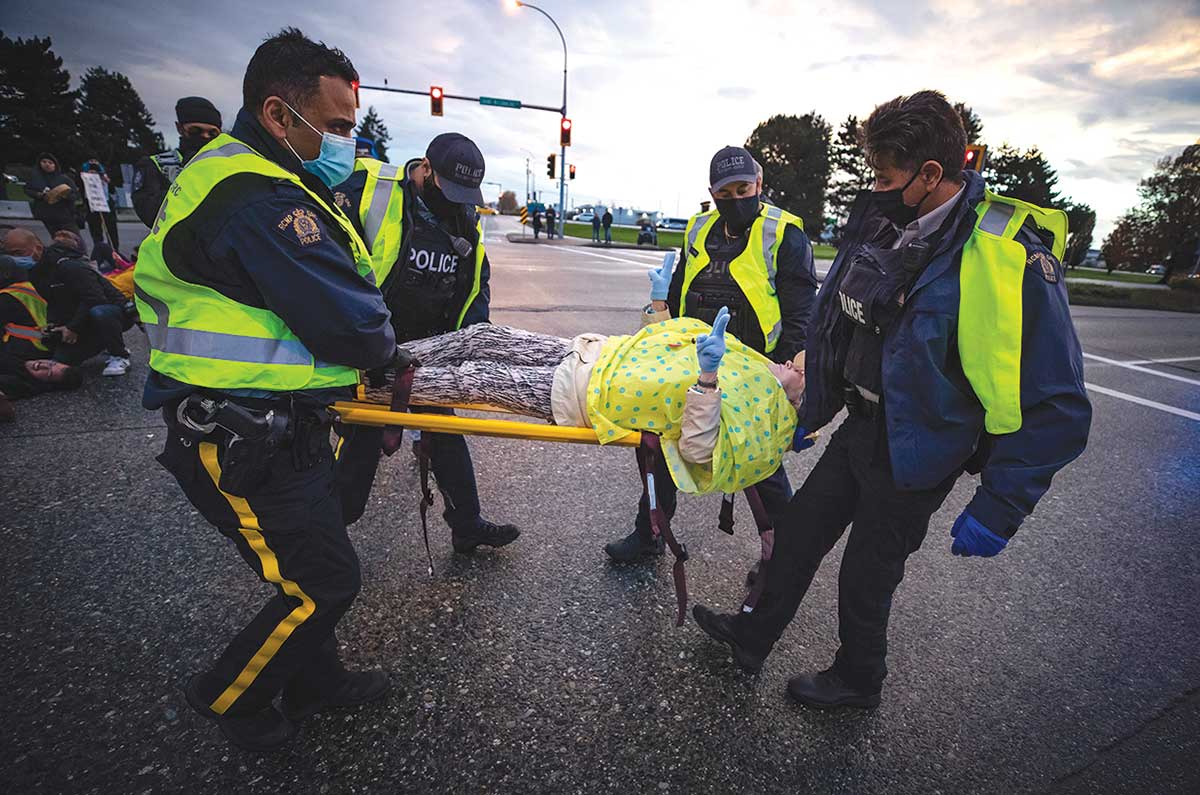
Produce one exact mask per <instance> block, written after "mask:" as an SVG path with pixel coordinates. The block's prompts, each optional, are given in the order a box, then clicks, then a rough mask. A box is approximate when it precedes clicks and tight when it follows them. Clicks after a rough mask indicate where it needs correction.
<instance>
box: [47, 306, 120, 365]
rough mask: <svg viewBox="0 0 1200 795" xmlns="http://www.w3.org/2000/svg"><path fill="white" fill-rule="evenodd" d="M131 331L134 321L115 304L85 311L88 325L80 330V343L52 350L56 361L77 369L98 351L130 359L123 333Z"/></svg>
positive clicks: (64, 345) (64, 344) (63, 345)
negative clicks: (75, 366) (76, 366)
mask: <svg viewBox="0 0 1200 795" xmlns="http://www.w3.org/2000/svg"><path fill="white" fill-rule="evenodd" d="M131 328H133V319H132V318H130V317H127V316H126V314H125V311H124V310H123V309H121V307H119V306H117V305H116V304H100V305H99V306H93V307H92V308H91V309H89V310H88V315H87V324H86V325H85V326H84V327H83V328H82V329H80V330H79V341H78V342H76V343H75V344H74V345H67V344H66V343H63V344H61V345H57V346H55V348H54V359H55V361H59V362H62V363H63V364H70V365H79V364H83V363H84V362H86V361H87V360H88V359H90V358H92V357H93V356H95V355H96V354H98V353H100V352H101V351H106V352H107V353H108V354H109V355H110V356H124V357H125V358H129V349H128V348H126V347H125V336H124V335H125V332H126V331H128V330H129V329H131Z"/></svg>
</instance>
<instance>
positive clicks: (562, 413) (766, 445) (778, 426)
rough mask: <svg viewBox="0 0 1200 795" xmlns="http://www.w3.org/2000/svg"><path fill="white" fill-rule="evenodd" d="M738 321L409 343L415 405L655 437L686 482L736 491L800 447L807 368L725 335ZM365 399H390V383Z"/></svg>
mask: <svg viewBox="0 0 1200 795" xmlns="http://www.w3.org/2000/svg"><path fill="white" fill-rule="evenodd" d="M728 324H729V311H728V310H727V309H722V310H721V311H720V313H718V315H717V318H716V320H715V321H714V324H713V326H712V327H711V328H710V327H709V326H708V325H707V324H706V323H703V322H702V321H699V320H695V319H693V318H677V319H674V320H666V321H661V322H656V323H652V324H650V325H648V326H646V327H645V328H643V329H642V330H641V331H639V332H638V333H636V334H633V335H631V336H612V337H606V336H603V335H600V334H582V335H580V336H577V337H575V338H574V339H563V338H560V337H554V336H549V335H545V334H537V333H534V332H530V331H522V330H519V329H513V328H507V327H504V326H493V325H490V324H486V323H480V324H476V325H474V326H469V327H467V328H464V329H461V330H459V331H452V332H450V333H448V334H440V335H438V336H435V337H428V338H425V339H421V340H415V341H412V342H407V343H405V344H404V348H405V350H407V351H408V352H409V353H411V354H412V355H413V356H414V357H415V358H416V360H417V362H418V363H419V366H417V367H416V368H415V370H414V372H413V382H412V392H411V400H412V401H413V402H416V403H425V404H433V405H451V404H464V403H466V404H474V405H486V406H492V407H496V408H501V409H504V410H507V411H512V412H515V413H518V414H523V415H527V416H530V417H537V418H540V419H544V420H549V421H552V422H554V423H557V424H558V425H567V426H576V427H591V428H593V429H595V431H596V435H597V438H598V439H599V441H600V443H601V444H607V443H610V442H614V441H618V440H620V439H622V438H623V437H625V436H627V435H629V434H630V433H632V432H637V431H648V432H652V433H655V434H658V435H659V436H660V438H661V440H662V449H663V454H664V458H665V459H666V461H667V464H668V468H669V470H670V473H671V477H672V478H673V479H674V481H675V483H676V484H677V485H678V486H679V488H680V489H682V490H683V491H685V492H690V493H696V494H702V493H706V492H711V491H724V492H726V493H732V492H735V491H739V490H741V489H744V488H746V487H747V486H750V485H753V484H754V483H757V482H758V481H760V480H762V479H763V478H765V477H767V476H768V475H770V474H771V473H772V472H774V471H775V470H776V469H777V468H778V467H779V464H780V463H781V461H782V459H783V454H784V453H785V452H787V450H789V449H791V448H792V447H793V438H792V437H793V433H794V432H795V429H796V408H795V407H796V406H797V405H798V404H799V401H800V398H801V396H802V394H803V392H804V374H803V373H802V372H801V371H799V370H796V369H794V368H793V367H792V364H791V362H788V363H785V364H776V363H774V362H772V361H770V360H769V359H767V358H766V357H764V356H762V355H761V354H759V353H757V352H756V351H754V350H753V349H751V348H749V347H747V346H745V345H743V344H742V343H741V342H739V341H738V340H737V339H736V338H733V337H730V338H729V339H728V340H726V337H725V327H726V326H727V325H728ZM718 368H719V370H720V383H719V384H718ZM367 394H368V398H369V399H371V400H374V401H377V402H383V403H387V402H389V400H390V388H389V389H368V390H367Z"/></svg>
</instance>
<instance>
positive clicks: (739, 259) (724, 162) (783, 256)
mask: <svg viewBox="0 0 1200 795" xmlns="http://www.w3.org/2000/svg"><path fill="white" fill-rule="evenodd" d="M708 174H709V192H710V193H711V194H712V197H713V200H714V201H715V202H716V210H713V211H705V212H701V213H699V214H697V215H695V216H693V217H692V218H691V220H689V221H688V224H687V228H686V231H685V232H684V242H683V251H682V253H681V255H680V257H679V261H678V263H677V264H676V265H675V268H674V272H670V271H667V270H666V267H665V266H664V268H663V269H662V270H660V271H651V273H650V281H651V289H650V299H651V302H650V305H649V306H648V307H646V311H647V313H648V314H649V315H650V317H648V318H647V320H648V321H649V322H654V321H656V320H665V319H667V318H671V317H694V318H697V319H699V320H703V321H705V322H706V323H712V322H713V320H714V319H716V316H717V312H718V311H719V310H720V308H721V307H723V306H728V307H729V310H730V314H731V316H732V319H731V320H730V322H729V332H730V333H731V334H733V335H734V336H736V337H737V338H738V339H739V340H741V341H742V342H744V343H745V344H746V345H749V346H750V347H751V348H754V349H755V350H756V351H758V352H759V353H762V354H765V355H766V356H767V357H769V358H770V359H772V360H773V361H776V362H780V363H783V362H788V361H793V360H794V361H795V363H796V365H797V366H798V367H799V368H800V369H803V359H804V353H803V352H804V342H805V339H806V338H807V333H808V316H809V313H810V311H811V310H812V306H813V302H814V300H815V295H816V292H817V274H816V271H815V270H814V269H813V256H812V245H811V244H810V243H809V241H808V236H807V235H805V233H804V225H803V222H802V221H801V220H800V218H798V217H796V216H795V215H792V214H791V213H789V212H787V211H786V210H782V209H780V208H779V207H774V206H772V205H770V204H767V203H766V202H764V201H763V199H762V172H761V171H759V170H758V164H757V163H756V162H755V160H754V158H753V157H752V156H751V155H750V153H749V152H748V151H746V150H745V149H743V148H742V147H740V146H726V147H724V148H723V149H721V150H720V151H718V152H717V153H716V154H715V155H713V158H712V162H711V163H710V164H709V169H708ZM659 469H660V472H659V473H658V475H657V476H656V477H655V479H654V482H655V486H656V488H655V491H656V493H657V495H658V504H659V505H660V506H662V508H663V510H664V512H665V513H666V515H667V518H670V517H671V516H673V515H674V514H675V503H676V489H675V483H674V481H672V480H671V477H670V475H669V473H668V472H667V470H666V465H665V463H664V462H662V460H661V458H660V459H659ZM757 488H758V491H759V494H760V496H761V497H762V500H763V504H764V506H765V507H766V509H767V512H768V514H770V516H771V518H772V521H774V522H775V523H776V524H778V522H779V520H780V519H781V518H782V513H783V511H784V509H785V508H786V506H787V502H788V499H789V498H791V496H792V487H791V484H790V483H788V478H787V472H785V471H784V469H783V467H780V468H779V469H778V470H776V472H775V473H774V474H772V475H771V476H770V477H769V478H767V479H766V480H764V481H762V482H760V483H759V484H758V486H757ZM604 551H605V552H607V553H608V556H609V557H610V558H612V559H613V560H614V561H617V562H621V563H628V562H632V561H636V560H639V559H642V558H645V557H649V556H654V555H661V554H662V553H663V545H662V540H661V539H659V541H658V542H657V543H656V542H655V541H654V538H653V535H652V533H651V530H650V506H649V503H648V500H647V497H646V495H642V499H641V502H640V503H639V504H638V513H637V518H636V520H635V522H634V530H633V532H632V533H630V534H629V535H628V536H626V537H625V538H623V539H620V540H618V541H613V542H611V543H609V544H607V545H606V546H605V547H604Z"/></svg>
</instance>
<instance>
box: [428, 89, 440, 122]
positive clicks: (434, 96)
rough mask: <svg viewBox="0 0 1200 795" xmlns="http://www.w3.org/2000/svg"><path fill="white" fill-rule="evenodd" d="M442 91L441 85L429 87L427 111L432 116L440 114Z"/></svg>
mask: <svg viewBox="0 0 1200 795" xmlns="http://www.w3.org/2000/svg"><path fill="white" fill-rule="evenodd" d="M442 98H443V92H442V87H441V86H430V87H429V113H430V115H433V116H441V115H442Z"/></svg>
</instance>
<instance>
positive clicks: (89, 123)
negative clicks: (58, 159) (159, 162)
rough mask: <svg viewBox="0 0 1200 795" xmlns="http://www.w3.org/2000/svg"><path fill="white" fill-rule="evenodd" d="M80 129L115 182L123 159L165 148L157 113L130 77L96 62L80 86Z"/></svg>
mask: <svg viewBox="0 0 1200 795" xmlns="http://www.w3.org/2000/svg"><path fill="white" fill-rule="evenodd" d="M79 94H80V100H79V131H80V135H81V137H82V138H83V141H84V143H85V145H86V146H87V151H86V152H85V154H84V156H85V157H95V158H97V159H98V160H99V161H100V162H101V163H103V164H104V167H105V169H107V171H108V174H109V176H110V177H111V178H112V181H113V184H117V185H119V184H120V182H121V170H120V168H119V165H120V164H121V163H132V162H134V161H135V160H137V158H139V157H141V156H142V155H145V154H151V153H153V152H159V151H162V150H163V149H165V148H166V146H165V145H164V143H163V137H162V135H161V134H160V133H157V132H155V130H154V117H153V116H151V115H150V111H148V110H147V109H146V105H145V103H143V102H142V98H141V97H140V96H138V92H137V91H136V90H135V89H134V87H133V84H132V83H130V82H129V78H128V77H126V76H125V75H123V74H121V73H120V72H110V71H108V70H107V69H104V68H102V67H99V66H96V67H93V68H91V69H89V70H88V71H87V73H86V74H85V75H84V76H83V81H82V82H81V83H80V86H79Z"/></svg>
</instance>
